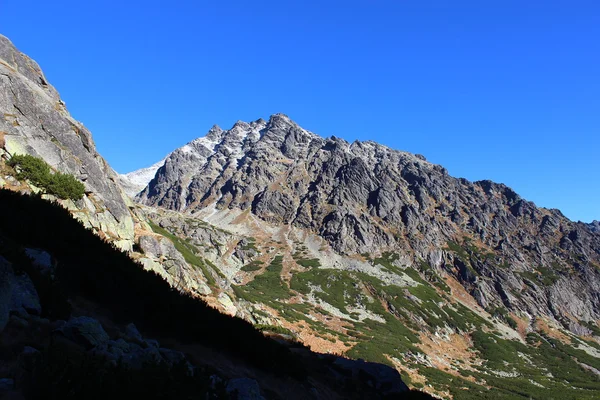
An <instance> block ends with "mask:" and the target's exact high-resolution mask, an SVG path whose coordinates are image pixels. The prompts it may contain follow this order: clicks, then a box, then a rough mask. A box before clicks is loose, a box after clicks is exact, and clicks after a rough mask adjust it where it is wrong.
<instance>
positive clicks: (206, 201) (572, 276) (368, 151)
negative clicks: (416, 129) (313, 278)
mask: <svg viewBox="0 0 600 400" xmlns="http://www.w3.org/2000/svg"><path fill="white" fill-rule="evenodd" d="M137 200H138V201H139V202H141V203H143V204H147V205H151V206H160V207H163V208H168V209H171V210H178V211H185V212H187V213H190V214H192V215H193V214H194V212H197V211H201V210H204V209H205V208H206V207H216V208H217V210H227V209H238V210H249V211H250V212H251V213H252V214H253V215H254V216H255V217H257V218H258V219H262V220H263V221H265V222H268V223H270V224H276V225H277V224H281V225H292V226H294V227H296V228H300V229H303V230H305V231H308V232H310V233H313V234H318V235H320V236H321V237H322V238H323V239H325V240H326V241H327V242H328V243H329V245H330V246H331V247H332V248H333V249H334V250H336V251H337V252H338V253H342V254H348V255H353V254H357V253H358V254H363V253H368V254H370V255H378V254H381V253H382V252H386V251H387V252H393V253H397V254H399V255H400V257H401V258H402V259H403V260H408V263H409V264H412V266H413V267H416V266H419V263H420V260H427V261H429V265H431V266H432V267H434V268H435V269H437V270H440V269H444V270H445V271H446V272H447V273H449V274H451V275H454V277H455V278H457V279H458V280H459V281H460V282H461V283H462V285H463V286H465V289H466V290H467V291H468V292H469V293H473V294H474V295H475V296H476V299H477V300H478V301H479V303H480V305H481V306H484V307H492V306H500V305H503V306H505V307H508V308H509V309H510V310H511V311H514V312H523V313H527V314H529V315H539V316H545V317H548V318H550V319H553V320H555V321H567V320H569V319H570V318H572V317H575V318H576V319H579V320H585V321H589V320H598V319H600V298H599V297H598V296H596V295H595V293H598V290H599V289H600V271H598V269H597V268H596V267H595V265H596V266H597V265H600V234H599V233H598V228H597V227H598V226H599V225H598V223H597V222H595V223H592V224H584V223H575V222H573V221H569V220H568V219H567V218H565V217H564V216H563V215H562V214H561V213H560V212H559V211H558V210H545V209H541V208H538V207H536V206H535V205H534V204H533V203H531V202H528V201H526V200H524V199H522V198H521V197H520V196H519V195H518V194H517V193H515V192H514V191H513V190H512V189H510V188H509V187H507V186H505V185H503V184H497V183H494V182H491V181H478V182H470V181H468V180H466V179H462V178H460V179H457V178H453V177H451V176H450V175H448V172H447V171H446V169H445V168H443V167H441V166H439V165H435V164H432V163H429V162H427V161H426V159H425V158H424V157H422V156H419V155H414V154H410V153H407V152H402V151H397V150H393V149H390V148H388V147H385V146H382V145H379V144H377V143H374V142H370V141H367V142H359V141H356V142H354V143H348V142H346V141H344V140H342V139H340V138H336V137H331V138H322V137H319V136H317V135H316V134H314V133H312V132H308V131H306V130H304V129H302V128H301V127H300V126H298V125H297V124H295V123H294V122H293V121H291V120H290V119H289V118H288V117H286V116H285V115H282V114H276V115H273V116H271V118H270V119H269V121H263V120H258V121H254V122H251V123H245V122H237V123H236V124H235V125H234V126H233V127H232V128H231V129H230V130H223V129H221V128H219V127H213V128H212V129H211V130H210V131H209V132H208V134H207V135H206V137H204V138H199V139H196V140H193V141H192V142H190V143H188V144H187V145H185V146H183V147H182V148H180V149H178V150H175V151H174V152H172V153H171V154H170V155H169V156H168V157H167V158H166V160H165V162H164V165H163V166H162V167H161V168H159V169H158V170H157V171H156V174H155V176H154V178H153V179H152V180H151V181H150V182H149V184H148V186H147V187H146V188H145V189H144V190H143V191H142V192H141V193H140V194H139V195H138V196H137ZM175 225H176V224H174V226H175ZM175 227H176V226H175ZM181 232H182V233H183V236H184V237H188V238H189V237H191V236H190V233H191V232H190V231H187V232H186V231H181ZM465 237H467V238H469V239H470V240H471V242H469V243H472V244H474V243H476V245H470V244H469V243H467V242H465V241H464V240H463V238H465ZM449 242H456V243H457V244H458V245H459V246H460V247H461V248H462V249H463V250H464V251H461V252H460V254H457V253H455V251H453V250H452V249H449V248H448V243H449ZM484 253H485V254H488V255H489V254H491V257H490V256H488V257H483V254H484ZM234 255H235V256H236V257H237V258H238V259H240V260H243V262H245V261H244V260H246V259H248V255H247V254H244V253H243V252H240V251H239V249H234ZM502 266H504V268H503V267H502ZM507 266H508V267H509V268H507ZM540 268H541V269H540ZM540 271H546V272H545V275H544V273H542V272H540ZM547 271H550V272H547ZM573 272H574V273H573ZM532 274H533V275H532ZM536 275H537V276H539V279H536V280H535V282H533V281H532V280H531V279H529V278H531V276H536ZM527 276H529V278H527ZM526 280H527V282H529V284H530V286H528V287H529V288H530V290H528V291H527V292H525V293H521V292H520V290H521V289H520V288H522V287H523V286H524V285H527V284H526V283H525V281H526ZM515 293H517V294H515ZM555 301H556V302H557V303H556V306H551V305H552V304H553V302H555ZM565 325H566V327H567V328H568V326H567V325H568V324H565ZM572 326H573V329H578V328H577V327H576V326H575V325H572Z"/></svg>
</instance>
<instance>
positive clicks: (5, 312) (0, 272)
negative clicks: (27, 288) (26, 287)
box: [0, 257, 14, 332]
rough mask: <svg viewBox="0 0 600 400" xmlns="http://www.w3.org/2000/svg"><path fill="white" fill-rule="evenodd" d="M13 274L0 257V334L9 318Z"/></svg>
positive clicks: (8, 265)
mask: <svg viewBox="0 0 600 400" xmlns="http://www.w3.org/2000/svg"><path fill="white" fill-rule="evenodd" d="M13 281H14V273H13V269H12V266H11V265H10V263H9V262H8V261H6V259H5V258H3V257H0V332H2V331H3V330H4V328H5V327H6V324H7V323H8V318H9V316H10V308H11V299H12V291H13Z"/></svg>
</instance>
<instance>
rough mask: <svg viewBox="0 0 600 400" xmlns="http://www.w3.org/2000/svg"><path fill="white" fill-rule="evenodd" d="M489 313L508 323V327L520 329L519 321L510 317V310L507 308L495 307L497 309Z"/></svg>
mask: <svg viewBox="0 0 600 400" xmlns="http://www.w3.org/2000/svg"><path fill="white" fill-rule="evenodd" d="M488 312H489V313H490V314H491V315H492V316H494V317H496V318H498V319H500V320H502V321H504V322H506V323H507V324H508V326H510V327H511V328H513V329H517V327H518V325H517V321H515V319H514V318H513V317H511V316H510V314H509V313H508V310H507V309H506V308H505V307H495V308H492V309H490V310H488Z"/></svg>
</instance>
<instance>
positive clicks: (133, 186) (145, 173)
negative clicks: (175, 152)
mask: <svg viewBox="0 0 600 400" xmlns="http://www.w3.org/2000/svg"><path fill="white" fill-rule="evenodd" d="M167 157H168V156H167ZM166 159H167V158H166V157H165V158H163V159H162V160H160V161H159V162H157V163H155V164H152V165H151V166H149V167H146V168H141V169H138V170H135V171H132V172H128V173H126V174H119V183H120V184H121V186H122V187H123V190H124V191H125V193H127V195H129V196H130V197H134V196H135V195H136V194H138V193H139V192H141V191H142V190H143V189H144V188H145V187H146V186H147V185H148V183H149V182H150V181H151V180H152V178H154V175H156V171H158V169H159V168H160V167H162V166H163V165H164V164H165V160H166Z"/></svg>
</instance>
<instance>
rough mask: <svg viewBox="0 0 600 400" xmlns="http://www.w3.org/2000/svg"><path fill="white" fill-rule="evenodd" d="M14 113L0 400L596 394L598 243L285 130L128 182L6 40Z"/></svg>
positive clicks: (521, 207)
mask: <svg viewBox="0 0 600 400" xmlns="http://www.w3.org/2000/svg"><path fill="white" fill-rule="evenodd" d="M0 109H1V110H2V112H1V113H0V207H1V208H2V209H3V210H10V212H6V213H5V214H4V216H3V218H1V219H0V397H1V396H4V395H6V396H12V398H23V397H24V398H39V397H40V396H47V397H53V396H54V397H68V396H71V397H73V396H74V397H75V398H83V397H85V398H107V397H114V396H117V395H119V394H121V393H123V392H127V393H137V394H138V395H139V396H143V397H147V398H165V397H166V398H174V397H177V398H195V396H198V395H200V396H201V397H203V398H233V399H236V398H237V399H267V398H273V399H280V398H298V399H306V398H314V399H336V398H339V399H345V398H355V399H361V398H369V399H371V398H429V395H433V396H436V397H437V398H444V399H485V398H487V399H520V398H534V399H549V398H560V399H577V400H579V399H596V398H598V396H599V395H600V295H599V293H600V225H599V223H598V221H594V222H592V223H590V224H586V223H582V222H574V221H570V220H568V219H567V218H565V217H564V216H563V215H562V214H561V212H560V211H558V210H549V209H544V208H539V207H536V206H535V204H533V203H532V202H529V201H527V200H525V199H523V198H521V197H520V196H519V195H518V194H517V193H515V192H514V191H513V190H512V189H510V188H509V187H507V186H505V185H503V184H498V183H494V182H491V181H478V182H470V181H468V180H466V179H458V178H454V177H452V176H450V175H449V174H448V172H447V171H446V169H445V168H443V167H442V166H439V165H435V164H432V163H430V162H428V161H427V160H426V158H425V157H424V156H421V155H416V154H411V153H407V152H403V151H398V150H394V149H390V148H389V147H386V146H382V145H380V144H377V143H375V142H371V141H367V142H359V141H356V142H354V143H349V142H347V141H345V140H343V139H341V138H338V137H330V138H323V137H320V136H319V135H317V134H315V133H313V132H310V131H307V130H305V129H303V128H302V127H300V126H299V125H298V124H296V123H295V122H294V121H293V120H292V119H290V118H289V117H287V116H286V115H283V114H275V115H273V116H271V117H270V118H269V119H268V120H263V119H258V120H256V121H253V122H249V123H247V122H241V121H239V122H237V123H236V124H235V125H234V126H233V127H232V128H231V129H228V130H224V129H222V128H220V127H218V126H214V127H212V128H211V129H210V130H209V131H208V133H207V134H206V135H205V136H203V137H200V138H198V139H196V140H193V141H191V142H190V143H188V144H186V145H184V146H182V147H181V148H179V149H177V150H175V151H173V152H171V153H169V154H167V155H166V156H165V158H164V159H163V160H160V161H159V162H157V163H156V164H154V165H152V166H150V167H148V168H143V169H141V170H138V171H134V172H131V173H128V174H124V175H118V174H116V173H115V172H114V171H113V170H112V169H111V168H110V166H109V165H108V164H107V163H106V161H105V160H104V159H103V158H102V157H101V155H100V154H98V152H97V151H96V149H95V145H94V142H93V140H92V136H91V134H90V132H89V131H88V130H87V129H86V128H85V127H84V126H83V125H82V124H81V123H79V122H77V121H75V120H73V118H72V117H71V116H70V115H69V114H68V112H67V110H66V107H65V105H64V103H63V102H62V101H61V100H60V97H59V95H58V93H57V91H56V90H55V89H54V88H53V87H52V86H51V85H50V83H49V82H47V80H46V78H45V77H44V74H43V73H42V71H41V69H40V68H39V66H38V65H37V64H36V63H35V62H34V61H33V60H31V59H30V58H29V57H27V56H26V55H24V54H22V53H21V52H19V51H18V50H17V49H16V48H15V47H14V46H13V45H12V43H11V42H10V41H9V40H8V39H7V38H5V37H3V36H0ZM165 153H166V152H165ZM19 162H20V163H21V164H19ZM25 162H27V163H28V164H26V165H24V164H23V163H25ZM33 167H35V168H38V170H35V169H33V170H32V169H31V168H33ZM28 168H29V169H28ZM40 170H41V171H44V174H45V175H44V174H42V176H43V177H45V178H44V179H50V178H51V177H56V176H58V177H59V178H61V179H62V181H61V180H60V179H59V180H55V181H56V182H59V183H61V182H62V185H67V184H69V185H71V184H72V183H73V181H75V183H76V185H75V184H74V185H75V186H78V187H81V184H83V187H84V190H83V194H81V192H77V193H79V194H78V195H77V196H75V195H74V196H72V197H69V196H66V197H65V196H63V197H61V196H60V195H59V194H60V192H57V191H56V190H54V189H53V190H54V191H53V190H49V188H50V189H52V187H47V186H44V182H45V181H44V180H43V179H42V180H40V179H39V176H38V175H39V174H38V175H36V174H35V173H34V172H35V171H38V172H39V171H40ZM32 171H33V172H32ZM26 172H27V173H26ZM53 179H54V178H53ZM40 182H41V183H42V184H40ZM69 182H70V183H69ZM71 186H73V185H71ZM71 216H74V217H75V218H76V220H77V221H79V222H76V221H75V220H73V219H72V218H71ZM82 225H83V226H82ZM86 228H87V229H86Z"/></svg>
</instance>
